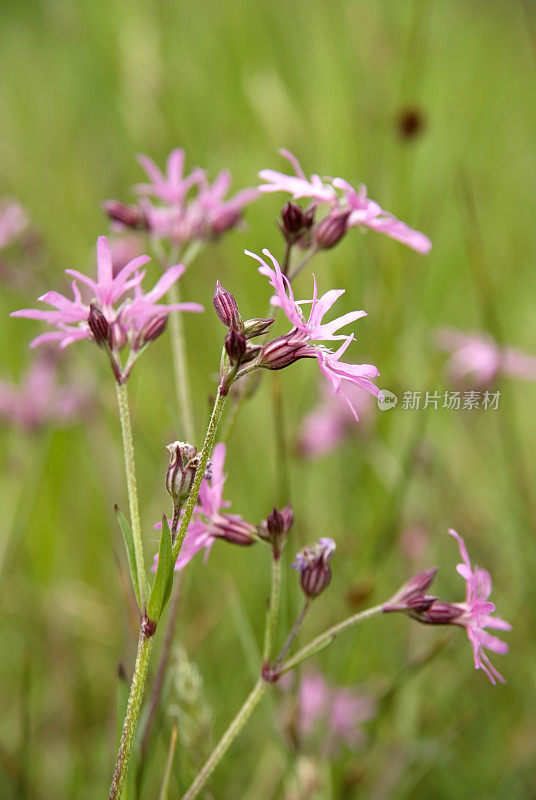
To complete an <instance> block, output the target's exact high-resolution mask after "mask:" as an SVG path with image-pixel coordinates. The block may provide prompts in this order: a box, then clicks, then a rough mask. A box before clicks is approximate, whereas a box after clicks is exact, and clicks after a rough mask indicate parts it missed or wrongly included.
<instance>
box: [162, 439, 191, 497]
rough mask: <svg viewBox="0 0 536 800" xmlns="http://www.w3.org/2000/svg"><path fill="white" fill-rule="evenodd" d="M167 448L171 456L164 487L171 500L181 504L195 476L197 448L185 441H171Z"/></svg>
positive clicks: (188, 492)
mask: <svg viewBox="0 0 536 800" xmlns="http://www.w3.org/2000/svg"><path fill="white" fill-rule="evenodd" d="M167 449H168V450H169V453H170V456H171V458H170V460H169V466H168V468H167V472H166V489H167V491H168V493H169V494H170V495H171V497H172V499H173V502H174V503H175V504H176V505H178V506H181V505H182V503H184V501H185V500H186V498H187V497H188V495H189V494H190V489H191V487H192V483H193V480H194V477H195V472H196V469H197V465H198V458H197V449H196V448H195V447H194V445H193V444H188V443H187V442H172V443H171V444H168V445H167Z"/></svg>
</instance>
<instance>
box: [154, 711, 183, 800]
mask: <svg viewBox="0 0 536 800" xmlns="http://www.w3.org/2000/svg"><path fill="white" fill-rule="evenodd" d="M177 735H178V730H177V726H176V725H175V726H174V727H173V730H172V731H171V738H170V740H169V750H168V755H167V760H166V768H165V770H164V778H163V780H162V787H161V789H160V795H159V799H158V800H167V797H168V790H169V778H170V776H171V767H172V765H173V756H174V755H175V747H176V746H177Z"/></svg>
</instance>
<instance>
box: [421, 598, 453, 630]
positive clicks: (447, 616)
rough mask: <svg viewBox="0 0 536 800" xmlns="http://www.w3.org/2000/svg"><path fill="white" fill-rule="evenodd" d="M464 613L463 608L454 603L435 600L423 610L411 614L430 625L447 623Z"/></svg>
mask: <svg viewBox="0 0 536 800" xmlns="http://www.w3.org/2000/svg"><path fill="white" fill-rule="evenodd" d="M463 613H464V610H463V608H460V607H459V606H457V605H456V604H455V603H441V602H439V601H436V602H434V603H432V605H431V606H430V607H429V608H428V609H426V610H425V611H423V612H421V613H417V614H413V613H412V614H411V616H412V617H414V618H415V619H417V620H418V621H419V622H426V623H428V624H430V625H449V624H450V623H452V622H454V623H455V620H457V619H458V617H461V615H462V614H463Z"/></svg>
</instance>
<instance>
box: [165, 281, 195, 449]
mask: <svg viewBox="0 0 536 800" xmlns="http://www.w3.org/2000/svg"><path fill="white" fill-rule="evenodd" d="M169 299H170V302H171V303H180V301H181V296H180V289H179V287H178V285H177V284H176V283H174V284H173V286H171V287H170V289H169ZM169 330H170V334H171V352H172V356H173V374H174V377H175V391H176V393H177V401H178V404H179V410H180V414H181V419H182V425H183V428H184V435H185V438H186V441H188V442H192V443H193V442H194V441H195V428H194V415H193V411H192V400H191V397H192V393H191V391H190V373H189V371H188V356H187V353H186V344H185V341H184V325H183V321H182V315H181V314H180V313H179V314H170V315H169Z"/></svg>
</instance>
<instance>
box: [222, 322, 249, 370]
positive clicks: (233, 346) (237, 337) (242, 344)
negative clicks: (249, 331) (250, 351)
mask: <svg viewBox="0 0 536 800" xmlns="http://www.w3.org/2000/svg"><path fill="white" fill-rule="evenodd" d="M225 349H226V351H227V355H228V356H229V360H230V362H231V364H232V365H233V366H234V365H235V364H240V362H241V361H242V358H243V357H244V355H245V353H246V349H247V341H246V337H245V336H244V334H243V333H241V332H240V331H236V330H234V329H233V328H230V329H229V330H228V331H227V336H226V337H225Z"/></svg>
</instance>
